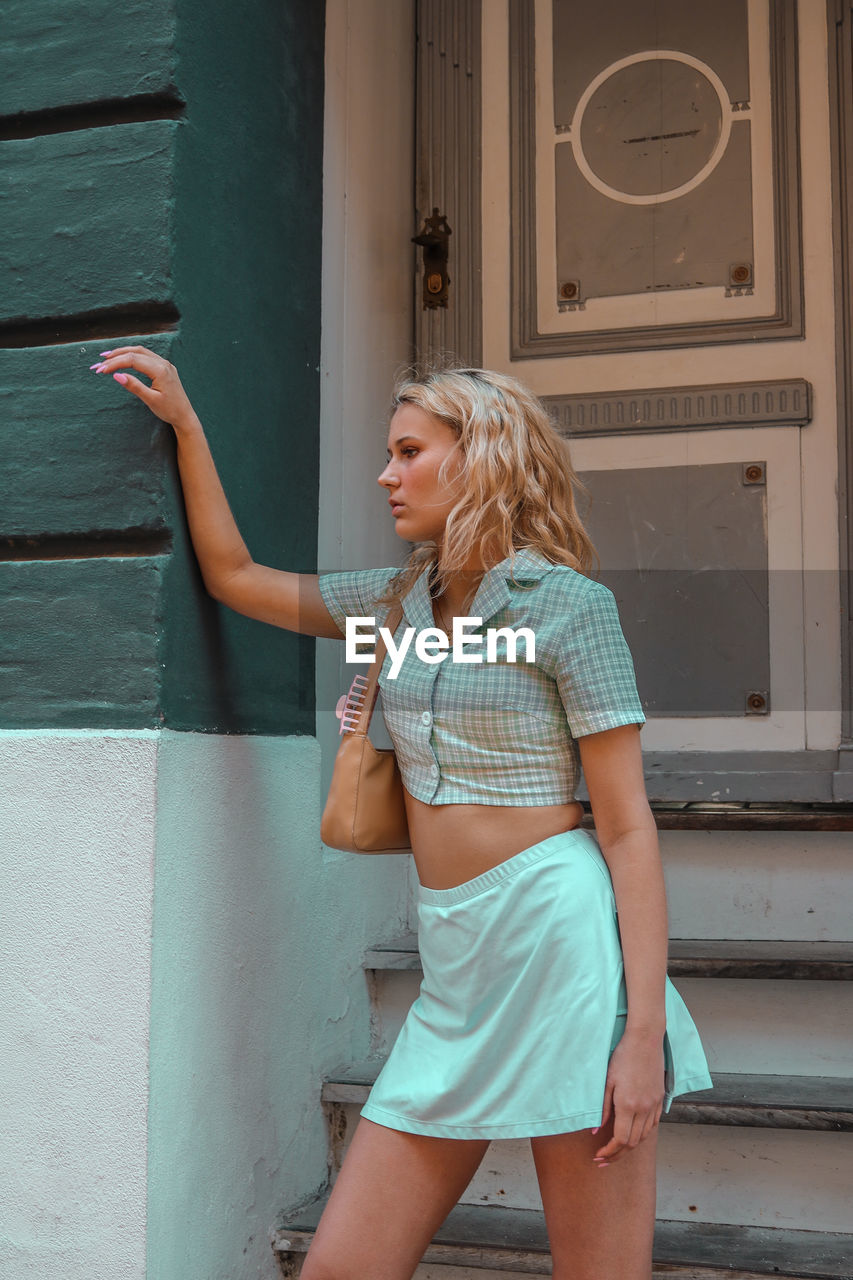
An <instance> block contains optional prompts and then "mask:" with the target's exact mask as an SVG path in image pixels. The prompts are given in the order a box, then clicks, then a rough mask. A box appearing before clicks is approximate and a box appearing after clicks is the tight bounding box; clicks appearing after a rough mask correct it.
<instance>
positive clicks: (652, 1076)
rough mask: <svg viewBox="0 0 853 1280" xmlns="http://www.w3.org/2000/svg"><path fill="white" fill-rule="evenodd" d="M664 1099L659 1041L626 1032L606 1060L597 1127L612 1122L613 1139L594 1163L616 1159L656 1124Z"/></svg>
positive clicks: (658, 1039)
mask: <svg viewBox="0 0 853 1280" xmlns="http://www.w3.org/2000/svg"><path fill="white" fill-rule="evenodd" d="M663 1098H664V1059H663V1039H662V1038H659V1037H650V1036H645V1035H639V1034H632V1032H631V1031H630V1030H626V1031H625V1034H624V1035H623V1036H622V1039H621V1040H620V1041H619V1043H618V1044H617V1046H616V1048H615V1049H614V1050H613V1053H612V1054H611V1057H610V1066H609V1068H608V1071H607V1080H606V1083H605V1087H604V1108H603V1110H602V1113H601V1128H604V1126H605V1125H606V1124H607V1123H608V1121H609V1120H610V1119H611V1117H612V1119H613V1136H612V1137H611V1138H610V1141H609V1142H607V1143H605V1145H604V1146H603V1147H600V1148H599V1150H598V1151H596V1153H595V1156H594V1157H593V1159H594V1160H595V1162H596V1164H599V1165H607V1164H610V1163H611V1162H612V1161H613V1160H618V1159H619V1157H620V1155H622V1153H623V1152H624V1151H625V1150H626V1149H627V1150H632V1149H633V1148H634V1147H637V1146H639V1144H640V1143H641V1142H642V1141H643V1139H644V1138H647V1137H648V1136H649V1134H650V1133H651V1132H652V1131H653V1130H654V1129H655V1128H656V1127H657V1125H658V1124H659V1123H660V1117H661V1112H662V1111H663Z"/></svg>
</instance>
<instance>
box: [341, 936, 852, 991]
mask: <svg viewBox="0 0 853 1280" xmlns="http://www.w3.org/2000/svg"><path fill="white" fill-rule="evenodd" d="M364 966H365V968H367V969H382V970H400V971H403V970H408V971H415V972H417V971H419V970H420V967H421V964H420V956H419V954H418V938H417V934H415V933H407V934H403V935H402V936H401V937H399V938H395V939H393V940H392V941H390V942H383V943H378V944H376V945H375V946H373V947H371V948H370V950H369V951H368V952H367V954H366V956H365V958H364ZM668 968H669V973H670V976H671V977H726V978H738V977H744V978H777V979H778V978H781V979H795V980H799V979H803V978H810V979H813V980H814V979H817V980H824V981H834V980H837V979H844V980H848V981H849V980H853V942H824V941H819V942H809V941H797V940H794V941H787V940H779V939H776V938H772V939H761V938H756V939H752V938H749V939H742V938H733V939H727V938H672V939H670V943H669V966H668Z"/></svg>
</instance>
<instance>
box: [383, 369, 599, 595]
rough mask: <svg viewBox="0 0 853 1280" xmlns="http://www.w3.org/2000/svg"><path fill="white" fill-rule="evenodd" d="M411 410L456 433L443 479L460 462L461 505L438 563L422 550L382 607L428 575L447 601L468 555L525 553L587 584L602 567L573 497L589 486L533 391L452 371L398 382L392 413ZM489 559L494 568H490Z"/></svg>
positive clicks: (433, 551) (429, 546)
mask: <svg viewBox="0 0 853 1280" xmlns="http://www.w3.org/2000/svg"><path fill="white" fill-rule="evenodd" d="M406 404H411V405H416V406H417V407H418V408H419V409H423V410H425V412H426V413H429V414H431V415H432V416H433V417H434V418H437V419H438V420H439V421H440V422H444V423H446V424H447V426H449V427H450V428H451V429H452V430H453V432H454V433H455V434H456V437H457V443H456V447H455V448H454V449H452V450H451V451H450V453H449V454H448V456H447V457H446V458H445V459H444V461H443V462H442V464H441V467H440V468H439V472H438V480H439V483H446V482H447V474H448V470H449V468H450V466H451V463H455V462H456V461H457V460H458V459H459V458H460V457H461V471H460V473H459V475H460V479H461V496H460V498H459V501H458V502H457V503H456V505H455V507H453V509H452V510H451V512H450V514H449V515H448V517H447V522H446V525H445V529H444V537H443V541H442V547H441V558H440V562H439V553H438V545H437V543H435V542H433V541H429V542H419V543H417V544H416V545H415V546H414V548H413V550H412V551H411V553H410V554H409V556H408V558H407V560H406V563H405V564H404V565H403V567H402V568H401V569H400V571H399V572H398V573H397V574H395V575H394V577H393V578H392V579H391V581H390V582H389V584H388V589H387V591H386V594H385V595H384V596H383V597H382V598H381V602H382V603H386V604H390V603H392V602H393V601H394V600H396V599H398V598H399V597H400V596H403V595H405V594H406V592H407V591H408V590H409V588H410V587H411V586H412V585H413V583H414V582H415V580H416V579H417V578H418V577H419V576H420V574H421V573H422V572H423V570H424V568H425V567H429V569H430V580H431V583H432V586H433V591H434V593H435V594H439V593H441V592H443V591H444V590H445V589H446V587H447V585H448V584H449V582H450V578H451V576H452V575H453V573H454V572H456V571H458V570H460V569H462V568H463V567H464V566H465V564H466V562H467V561H468V560H469V559H470V557H471V552H472V548H476V549H477V550H478V552H479V555H480V557H481V558H482V559H483V563H485V564H489V563H494V564H497V563H498V562H499V561H500V560H503V559H506V557H507V556H510V557H512V558H513V559H514V555H515V552H517V551H519V550H521V549H522V548H526V549H530V550H533V551H538V552H540V553H541V554H542V555H543V556H544V557H545V558H546V559H547V560H550V561H551V562H552V563H553V564H565V565H569V566H570V567H571V568H572V569H576V570H578V572H580V573H583V574H586V575H589V574H590V572H591V571H592V570H593V569H594V568H596V567H597V565H598V557H597V555H596V551H595V548H594V546H593V545H592V542H591V541H590V538H589V535H588V534H587V532H586V530H585V529H584V527H583V523H582V522H581V519H580V516H579V515H578V511H577V506H576V504H575V490H576V489H578V490H581V491H583V486H582V485H581V483H580V481H579V480H578V477H577V475H576V474H575V471H574V468H573V467H572V464H571V460H570V458H569V449H568V445H567V443H566V441H565V440H563V438H562V437H561V436H560V435H559V434H558V432H557V431H556V429H555V427H554V425H553V423H552V422H551V419H550V418H549V416H548V413H547V411H546V409H545V407H544V405H543V404H542V403H541V401H540V400H539V399H537V397H536V396H534V395H533V393H532V392H530V391H528V390H527V388H526V387H524V386H522V384H521V383H520V382H517V381H516V380H515V378H508V377H506V376H505V375H504V374H501V373H492V372H489V371H488V370H485V369H457V368H447V369H440V370H435V371H431V372H428V373H425V374H422V375H416V376H408V377H405V378H403V379H401V380H400V381H399V382H398V383H397V385H396V386H395V388H394V393H393V398H392V407H391V413H392V414H393V413H394V412H396V410H397V409H399V408H400V407H401V406H402V405H406ZM487 553H488V554H489V555H490V556H492V557H493V558H492V559H491V560H486V559H485V555H486V554H487ZM495 555H496V558H494V557H495Z"/></svg>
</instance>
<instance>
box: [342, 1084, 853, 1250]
mask: <svg viewBox="0 0 853 1280" xmlns="http://www.w3.org/2000/svg"><path fill="white" fill-rule="evenodd" d="M352 1087H353V1086H351V1085H350V1086H348V1088H350V1089H352ZM360 1106H361V1103H360V1102H337V1103H329V1104H328V1107H329V1114H330V1121H331V1123H330V1132H331V1137H332V1169H333V1175H334V1172H335V1171H336V1169H337V1168H338V1167H339V1166H340V1163H341V1162H342V1161H343V1158H344V1155H345V1153H346V1149H347V1147H348V1145H349V1142H350V1139H351V1137H352V1134H353V1133H354V1132H355V1128H356V1125H357V1123H358V1116H359V1111H360ZM674 1111H675V1103H674V1104H673V1112H674ZM682 1114H683V1115H685V1116H686V1117H689V1112H684V1113H682ZM851 1186H853V1130H851V1129H850V1128H848V1129H847V1131H846V1132H845V1131H839V1130H834V1131H832V1130H827V1129H817V1128H816V1129H791V1128H771V1127H759V1126H750V1125H745V1124H735V1125H727V1124H721V1123H716V1122H712V1123H702V1122H700V1121H698V1120H696V1119H694V1118H692V1117H689V1118H688V1119H687V1122H686V1123H684V1122H681V1123H679V1116H678V1114H677V1113H676V1114H675V1115H673V1116H672V1118H671V1119H670V1120H668V1121H667V1123H665V1124H663V1125H662V1126H661V1131H660V1135H659V1143H658V1212H659V1214H660V1215H661V1216H662V1217H664V1218H668V1219H674V1220H678V1221H683V1222H707V1223H716V1224H725V1223H737V1224H739V1225H746V1226H769V1225H773V1226H779V1227H785V1228H791V1229H807V1228H808V1229H812V1230H821V1231H849V1232H853V1205H851V1201H850V1187H851ZM460 1198H461V1201H462V1202H463V1203H466V1204H480V1205H502V1206H505V1207H507V1208H514V1209H538V1208H540V1207H541V1201H540V1198H539V1188H538V1184H537V1181H536V1172H535V1168H534V1165H533V1158H532V1153H531V1149H530V1143H529V1141H528V1140H527V1139H526V1138H517V1139H502V1140H500V1141H495V1142H492V1143H490V1145H489V1148H488V1150H487V1152H486V1155H485V1157H484V1159H483V1161H482V1163H481V1165H480V1167H479V1169H478V1170H477V1172H476V1174H475V1175H474V1177H473V1178H472V1180H471V1182H470V1184H469V1186H468V1188H467V1190H466V1191H465V1193H464V1195H463V1196H461V1197H460Z"/></svg>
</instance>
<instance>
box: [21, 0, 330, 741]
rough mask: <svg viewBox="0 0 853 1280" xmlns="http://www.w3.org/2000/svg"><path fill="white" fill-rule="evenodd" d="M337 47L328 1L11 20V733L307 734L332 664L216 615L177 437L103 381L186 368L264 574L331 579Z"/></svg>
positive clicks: (28, 12) (133, 7) (25, 12)
mask: <svg viewBox="0 0 853 1280" xmlns="http://www.w3.org/2000/svg"><path fill="white" fill-rule="evenodd" d="M75 19H76V20H75ZM323 34H324V33H323V5H322V4H319V3H317V2H316V0H286V2H281V0H263V2H262V3H261V4H258V5H257V6H255V7H254V9H253V13H252V20H251V21H250V22H247V21H246V16H245V13H244V12H243V11H242V10H241V9H239V7H235V6H229V5H223V6H218V7H217V9H216V10H215V11H212V10H211V8H210V6H209V5H206V4H202V3H201V2H200V0H157V3H151V4H142V3H131V4H129V5H127V6H122V7H121V9H120V10H118V11H116V10H114V8H113V7H111V6H109V5H107V4H89V3H87V4H84V3H82V0H79V2H78V3H76V4H68V3H67V2H65V3H60V0H56V2H55V3H52V4H46V3H43V4H40V5H38V6H33V5H32V4H26V3H22V2H21V3H12V4H10V5H9V6H7V7H6V9H4V46H3V50H2V53H0V111H2V116H0V138H2V139H3V140H2V141H0V218H2V219H3V226H4V236H3V238H2V242H0V274H2V278H3V279H4V280H5V281H6V286H5V287H4V291H3V295H2V299H0V346H2V347H3V348H4V350H2V351H0V385H2V388H3V390H2V392H0V395H2V400H0V409H2V411H3V413H4V424H6V425H7V427H11V429H7V430H4V432H3V434H2V438H0V610H3V609H4V606H3V603H2V602H3V601H5V602H6V605H5V616H6V617H7V618H8V619H9V627H8V629H7V631H6V632H5V634H4V641H3V644H2V647H0V707H2V708H3V709H2V711H0V727H7V728H17V727H23V726H28V725H29V726H38V727H50V726H52V725H54V726H67V727H72V726H73V727H109V726H123V727H134V726H139V727H145V726H157V725H163V724H165V725H168V726H171V727H174V728H178V729H197V730H202V731H208V732H210V731H212V732H246V733H274V734H275V733H293V732H296V733H312V732H313V728H314V711H313V703H314V657H313V654H314V645H313V641H312V640H310V639H305V638H301V637H296V636H290V635H288V634H286V633H284V632H278V631H276V630H275V629H274V628H270V627H265V626H262V625H260V624H256V623H252V622H250V621H249V620H247V619H243V618H239V617H237V616H236V615H233V614H231V613H230V611H228V610H226V609H223V608H221V607H219V606H217V605H216V604H215V603H214V602H212V601H211V600H210V599H209V598H208V597H207V596H206V594H205V592H204V590H203V587H202V585H201V582H200V578H199V575H198V572H197V568H196V566H195V562H194V559H193V556H192V552H191V548H190V546H189V542H188V538H187V533H186V528H185V523H184V520H183V514H182V508H181V501H180V495H179V489H178V485H177V481H176V473H175V467H174V446H173V442H172V440H171V433H170V432H169V430H168V429H167V428H165V427H161V426H160V425H159V424H157V423H156V422H155V421H154V420H153V419H152V418H151V416H150V414H149V413H148V412H147V410H145V409H144V407H143V406H141V405H139V404H138V403H136V402H134V401H129V400H128V397H127V395H126V393H125V392H123V391H122V390H121V389H120V388H119V387H118V386H117V385H115V384H112V383H109V384H106V385H105V384H104V383H103V382H102V381H99V380H96V378H95V376H94V375H93V374H91V373H89V371H88V366H89V365H90V364H91V363H92V362H93V360H94V359H95V357H96V356H97V354H98V352H99V351H101V350H103V349H105V348H106V347H110V346H114V345H117V344H118V342H134V341H139V342H143V343H144V344H145V345H149V346H153V347H155V349H157V350H160V351H162V352H163V353H164V354H167V355H169V357H170V358H171V359H173V360H174V361H175V363H176V364H177V365H178V367H179V368H180V370H181V374H182V376H183V378H184V380H185V383H186V385H187V388H188V389H189V391H190V393H191V395H192V398H193V400H194V402H195V403H196V405H197V407H198V409H199V412H200V414H201V416H202V420H203V421H204V423H205V426H206V428H207V430H208V434H209V437H210V439H211V443H212V447H213V450H214V455H215V457H216V461H217V465H218V466H219V469H220V473H221V475H222V478H223V482H224V484H225V487H226V491H227V492H228V495H229V498H230V500H231V502H232V506H233V508H234V511H235V514H236V516H237V519H238V522H239V523H240V526H241V529H242V531H243V533H244V536H245V538H246V540H247V542H248V544H249V546H250V549H251V551H252V553H253V554H254V555H255V556H256V558H258V559H259V560H262V561H265V562H267V563H271V564H276V565H279V566H281V567H285V568H289V569H297V570H310V569H313V568H314V567H315V547H316V538H317V494H318V414H319V372H318V364H319V336H320V251H321V244H320V228H321V197H322V192H321V181H322V114H323V111H322V103H323ZM164 115H166V116H172V117H174V118H162V117H163V116H164ZM140 117H141V118H140ZM158 330H159V332H158ZM21 560H26V561H27V562H28V563H27V564H26V565H22V564H21V563H20V561H21ZM34 560H38V561H41V565H40V567H39V568H38V569H36V567H35V566H34V565H33V564H32V563H31V562H32V561H34ZM136 583H138V584H139V585H138V586H136V585H133V584H136ZM58 600H59V601H62V602H64V604H63V607H62V609H60V610H59V611H58V613H57V608H56V602H57V601H58ZM60 615H61V616H60ZM75 615H76V616H77V617H79V620H80V625H79V628H78V629H77V634H73V633H74V627H73V626H69V625H68V619H69V618H72V617H74V616H75ZM104 629H106V631H107V632H110V631H111V634H106V635H105V634H102V632H103V631H104ZM95 635H96V636H97V643H93V642H92V637H93V636H95ZM40 672H41V673H42V674H43V677H44V678H40ZM22 673H23V677H24V678H22ZM63 682H65V683H63ZM63 691H65V692H63Z"/></svg>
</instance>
